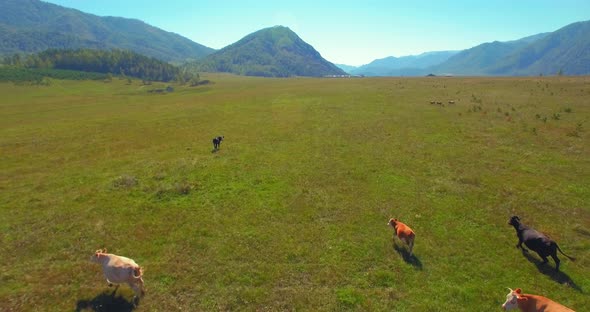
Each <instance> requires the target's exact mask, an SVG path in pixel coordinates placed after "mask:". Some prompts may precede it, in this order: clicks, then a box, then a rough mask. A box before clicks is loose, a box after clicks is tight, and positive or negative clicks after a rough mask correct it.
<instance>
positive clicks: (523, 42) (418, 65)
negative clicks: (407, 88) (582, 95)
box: [343, 21, 590, 76]
mask: <svg viewBox="0 0 590 312" xmlns="http://www.w3.org/2000/svg"><path fill="white" fill-rule="evenodd" d="M447 52H450V55H444V54H442V55H440V58H439V59H438V60H437V59H433V60H429V62H430V64H428V62H423V61H424V59H421V58H420V56H424V55H428V54H429V53H430V52H428V53H423V54H421V55H417V56H407V57H400V58H395V57H387V58H383V59H378V60H375V61H373V62H371V63H369V64H367V65H363V66H360V67H356V68H354V69H351V70H349V71H348V72H349V73H351V74H362V75H366V76H424V75H427V74H435V75H459V76H536V75H540V74H544V75H555V74H557V73H558V72H561V73H563V74H565V75H589V74H590V21H583V22H576V23H572V24H570V25H567V26H565V27H563V28H560V29H558V30H556V31H554V32H549V33H541V34H536V35H532V36H528V37H524V38H521V39H518V40H513V41H505V42H500V41H494V42H487V43H483V44H480V45H477V46H475V47H472V48H469V49H465V50H462V51H447ZM435 53H438V52H435ZM435 55H436V54H435ZM445 57H448V58H447V59H446V60H445V59H444V58H445ZM412 61H414V62H415V63H413V64H412V63H411V62H412ZM437 62H438V63H437ZM409 64H411V65H409ZM343 66H346V65H343Z"/></svg>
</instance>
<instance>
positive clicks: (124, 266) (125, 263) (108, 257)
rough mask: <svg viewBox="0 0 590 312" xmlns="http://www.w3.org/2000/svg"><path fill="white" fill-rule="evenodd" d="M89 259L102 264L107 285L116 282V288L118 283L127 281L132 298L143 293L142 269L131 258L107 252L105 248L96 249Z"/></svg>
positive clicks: (136, 297) (137, 297)
mask: <svg viewBox="0 0 590 312" xmlns="http://www.w3.org/2000/svg"><path fill="white" fill-rule="evenodd" d="M90 261H92V262H96V263H100V264H102V269H103V272H104V276H105V277H106V279H107V283H108V284H109V286H112V285H113V284H117V288H118V287H119V284H123V283H127V285H129V287H131V289H133V292H134V293H135V297H134V299H139V297H140V296H143V295H144V294H145V291H144V290H143V278H142V276H143V272H142V269H141V267H140V266H139V265H137V263H135V261H133V260H132V259H129V258H126V257H122V256H117V255H113V254H109V253H107V250H106V248H105V249H104V250H102V249H99V250H97V251H96V252H95V253H94V255H93V256H92V257H91V258H90ZM115 291H117V289H115Z"/></svg>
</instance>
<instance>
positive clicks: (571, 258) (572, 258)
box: [555, 243, 576, 261]
mask: <svg viewBox="0 0 590 312" xmlns="http://www.w3.org/2000/svg"><path fill="white" fill-rule="evenodd" d="M555 247H557V250H559V252H560V253H561V254H562V255H564V256H566V257H568V258H569V259H570V260H572V261H575V260H576V258H574V257H570V256H568V255H566V254H565V253H564V252H563V251H561V248H559V245H557V243H555Z"/></svg>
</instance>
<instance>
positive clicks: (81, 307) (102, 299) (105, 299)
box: [76, 290, 136, 312]
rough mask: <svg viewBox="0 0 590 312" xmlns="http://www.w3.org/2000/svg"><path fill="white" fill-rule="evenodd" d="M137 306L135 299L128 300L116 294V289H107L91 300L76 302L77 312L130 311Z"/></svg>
mask: <svg viewBox="0 0 590 312" xmlns="http://www.w3.org/2000/svg"><path fill="white" fill-rule="evenodd" d="M135 308H136V304H135V303H134V302H133V301H128V300H127V299H125V298H124V297H122V296H120V295H119V296H117V295H116V290H115V291H109V290H105V291H103V292H102V293H100V294H98V295H97V296H96V297H94V298H92V299H90V300H84V299H82V300H78V302H77V303H76V312H80V311H94V312H107V311H115V312H130V311H133V310H134V309H135Z"/></svg>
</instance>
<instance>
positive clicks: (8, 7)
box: [0, 0, 590, 77]
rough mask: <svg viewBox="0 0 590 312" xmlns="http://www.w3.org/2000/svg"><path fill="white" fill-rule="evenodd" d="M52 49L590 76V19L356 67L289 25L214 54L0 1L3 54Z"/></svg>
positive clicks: (32, 4) (267, 66)
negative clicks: (328, 55) (328, 56)
mask: <svg viewBox="0 0 590 312" xmlns="http://www.w3.org/2000/svg"><path fill="white" fill-rule="evenodd" d="M49 48H54V49H55V48H57V49H80V48H91V49H103V50H110V49H120V50H131V51H133V52H136V53H140V54H143V55H146V56H150V57H154V58H157V59H160V60H164V61H167V62H172V63H176V64H181V63H185V62H188V63H187V64H188V65H186V67H187V68H191V69H195V70H199V71H218V72H231V73H235V74H240V75H255V76H269V77H288V76H326V75H343V74H345V72H347V73H351V74H355V75H365V76H423V75H427V74H435V75H473V76H480V75H484V76H488V75H492V76H514V75H521V76H531V75H539V74H546V75H554V74H557V73H558V72H560V73H563V74H566V75H588V74H590V21H584V22H577V23H573V24H570V25H567V26H565V27H563V28H561V29H558V30H556V31H554V32H550V33H543V34H537V35H533V36H529V37H525V38H522V39H518V40H514V41H507V42H499V41H494V42H488V43H483V44H480V45H478V46H475V47H472V48H470V49H466V50H462V51H436V52H427V53H422V54H420V55H415V56H404V57H393V56H391V57H386V58H383V59H378V60H375V61H373V62H371V63H369V64H367V65H363V66H360V67H354V66H347V65H338V66H336V65H334V64H332V63H330V62H329V61H327V60H325V59H324V58H322V56H321V55H320V53H318V51H316V50H315V49H314V48H313V47H312V46H311V45H309V44H307V43H305V42H304V41H303V40H302V39H301V38H299V36H298V35H297V34H295V33H294V32H293V31H291V30H290V29H289V28H287V27H282V26H275V27H270V28H265V29H262V30H260V31H257V32H254V33H252V34H249V35H247V36H246V37H244V38H243V39H241V40H239V41H237V42H235V43H233V44H231V45H229V46H227V47H225V48H223V49H221V50H218V51H215V50H214V49H211V48H208V47H206V46H204V45H201V44H199V43H196V42H193V41H191V40H189V39H187V38H185V37H182V36H180V35H178V34H175V33H171V32H167V31H165V30H162V29H159V28H156V27H154V26H151V25H148V24H146V23H145V22H143V21H140V20H136V19H127V18H122V17H110V16H108V17H99V16H96V15H92V14H88V13H84V12H81V11H78V10H75V9H69V8H65V7H62V6H59V5H54V4H50V3H46V2H42V1H39V0H1V1H0V55H9V54H13V53H35V52H40V51H44V50H46V49H49Z"/></svg>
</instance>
